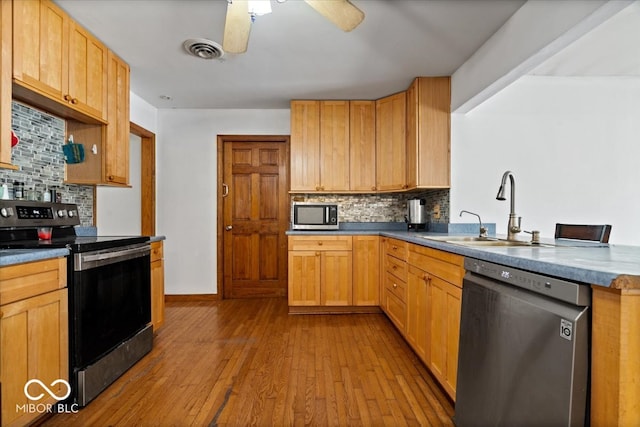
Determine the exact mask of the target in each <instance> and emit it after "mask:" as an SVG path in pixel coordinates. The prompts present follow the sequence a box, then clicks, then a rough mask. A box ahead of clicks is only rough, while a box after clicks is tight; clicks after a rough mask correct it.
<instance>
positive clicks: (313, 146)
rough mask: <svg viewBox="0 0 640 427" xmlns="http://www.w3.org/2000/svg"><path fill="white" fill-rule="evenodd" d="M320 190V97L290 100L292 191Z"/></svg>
mask: <svg viewBox="0 0 640 427" xmlns="http://www.w3.org/2000/svg"><path fill="white" fill-rule="evenodd" d="M319 190H320V101H291V191H298V192H313V191H319Z"/></svg>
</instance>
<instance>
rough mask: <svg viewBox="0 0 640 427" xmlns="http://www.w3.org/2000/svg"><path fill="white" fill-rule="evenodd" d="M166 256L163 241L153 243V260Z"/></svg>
mask: <svg viewBox="0 0 640 427" xmlns="http://www.w3.org/2000/svg"><path fill="white" fill-rule="evenodd" d="M162 258H164V248H163V244H162V242H152V243H151V262H154V261H158V260H161V259H162Z"/></svg>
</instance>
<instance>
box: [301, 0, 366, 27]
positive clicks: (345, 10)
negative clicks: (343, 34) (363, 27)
mask: <svg viewBox="0 0 640 427" xmlns="http://www.w3.org/2000/svg"><path fill="white" fill-rule="evenodd" d="M304 1H305V2H307V4H308V5H309V6H311V7H312V8H314V9H315V10H316V12H318V13H319V14H320V15H322V16H324V17H325V18H327V19H328V20H329V21H331V22H333V23H334V24H335V25H336V26H338V28H340V29H341V30H343V31H351V30H353V29H354V28H356V27H357V26H358V25H359V24H360V23H361V22H362V20H363V19H364V12H363V11H361V10H360V9H358V8H357V7H355V6H354V5H352V4H351V2H349V1H348V0H304Z"/></svg>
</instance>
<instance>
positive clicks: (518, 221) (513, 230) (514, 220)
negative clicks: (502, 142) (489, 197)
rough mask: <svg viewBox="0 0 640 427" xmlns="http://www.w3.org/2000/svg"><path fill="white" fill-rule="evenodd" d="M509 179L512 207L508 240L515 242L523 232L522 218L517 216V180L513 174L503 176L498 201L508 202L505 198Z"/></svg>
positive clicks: (509, 172) (508, 172)
mask: <svg viewBox="0 0 640 427" xmlns="http://www.w3.org/2000/svg"><path fill="white" fill-rule="evenodd" d="M507 177H508V178H509V183H510V184H511V206H510V211H509V225H508V227H507V240H515V238H516V234H518V233H519V232H520V231H522V229H521V228H520V227H521V225H522V217H518V216H517V215H516V180H515V178H514V177H513V173H512V172H511V171H506V172H505V173H504V174H503V175H502V181H501V182H500V188H499V189H498V194H497V195H496V199H497V200H507V199H506V197H505V191H506V185H507Z"/></svg>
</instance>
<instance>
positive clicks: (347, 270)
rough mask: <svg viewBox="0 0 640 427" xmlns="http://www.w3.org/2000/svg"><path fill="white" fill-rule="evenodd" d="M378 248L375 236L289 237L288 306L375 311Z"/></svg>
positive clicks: (378, 278)
mask: <svg viewBox="0 0 640 427" xmlns="http://www.w3.org/2000/svg"><path fill="white" fill-rule="evenodd" d="M379 245H380V244H379V237H378V236H350V235H331V236H330V235H313V236H310V235H304V236H303V235H300V236H289V279H288V280H289V287H288V299H289V306H290V307H333V308H336V307H341V309H342V310H343V311H349V310H350V308H349V307H351V308H352V309H353V311H359V310H360V309H367V308H368V307H374V308H375V309H376V310H377V307H378V305H379V301H380V293H379V283H380V274H379V271H380V270H379V268H380V267H379V253H380V252H379ZM318 311H322V309H321V308H319V309H318Z"/></svg>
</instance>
